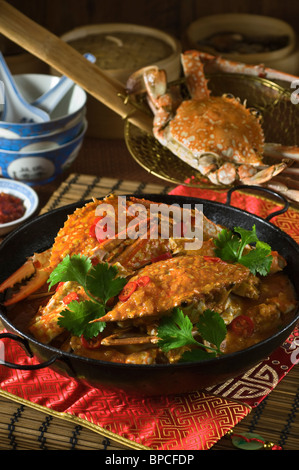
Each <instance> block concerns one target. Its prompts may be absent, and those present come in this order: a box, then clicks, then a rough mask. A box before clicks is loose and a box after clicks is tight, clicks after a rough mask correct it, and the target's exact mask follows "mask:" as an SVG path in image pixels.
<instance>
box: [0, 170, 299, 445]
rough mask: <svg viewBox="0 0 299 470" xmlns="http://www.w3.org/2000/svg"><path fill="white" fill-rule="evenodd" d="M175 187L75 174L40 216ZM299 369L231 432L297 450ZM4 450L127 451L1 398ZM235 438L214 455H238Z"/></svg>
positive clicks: (61, 419) (114, 442)
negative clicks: (231, 452)
mask: <svg viewBox="0 0 299 470" xmlns="http://www.w3.org/2000/svg"><path fill="white" fill-rule="evenodd" d="M170 190H171V187H168V186H163V185H154V184H147V183H142V182H134V181H123V180H117V179H112V178H99V177H94V176H89V175H79V174H72V175H70V176H69V178H68V179H67V180H66V181H65V182H64V183H63V184H62V185H61V186H60V187H59V188H58V189H57V191H55V193H54V194H53V195H52V197H51V198H50V200H49V201H48V203H47V204H46V206H45V207H44V208H43V209H42V211H41V212H42V213H44V212H47V211H49V210H52V209H56V208H58V207H61V206H64V205H66V204H70V203H72V202H76V201H79V200H85V199H89V198H91V197H92V196H95V197H101V196H105V195H107V194H109V193H110V192H114V193H115V194H134V193H138V194H141V193H155V194H166V193H168V192H169V191H170ZM298 384H299V367H298V366H295V367H293V368H292V370H291V371H290V372H289V373H288V374H287V375H286V377H285V378H284V379H283V380H282V381H281V382H280V383H279V384H278V386H277V387H276V388H275V389H274V390H273V391H272V392H271V394H270V395H268V397H267V398H266V399H264V400H263V401H262V402H261V403H260V405H259V406H257V407H256V408H254V409H253V410H252V411H251V413H250V414H249V415H248V416H247V417H246V418H244V419H243V420H242V421H241V422H240V423H239V424H237V426H235V428H234V429H233V431H232V432H233V433H234V434H239V435H244V434H245V433H248V432H253V433H255V434H258V435H260V436H261V437H262V438H263V440H265V441H266V442H272V443H274V444H276V445H279V446H280V447H281V448H282V449H283V450H298V449H299V419H298V417H299V385H298ZM0 409H1V411H0V450H14V449H16V450H111V451H113V450H114V451H115V450H116V451H117V450H123V449H129V448H130V447H128V445H127V442H126V440H123V442H122V441H121V440H119V439H117V440H115V439H114V438H113V435H111V436H110V435H109V433H107V434H105V435H104V434H103V433H101V432H99V431H95V430H94V429H90V428H89V427H88V425H85V423H84V422H83V423H81V422H79V421H77V420H76V422H72V421H68V420H67V419H65V417H63V416H60V415H59V413H53V412H51V410H49V412H48V410H45V409H38V408H37V407H35V406H33V405H32V404H31V403H29V402H27V401H26V402H22V401H21V400H20V399H18V398H17V397H16V398H15V399H14V398H13V396H11V395H8V396H6V395H5V394H4V395H1V396H0ZM230 437H231V436H230V435H228V436H226V437H224V438H222V439H221V440H220V441H218V442H217V444H215V445H214V446H213V447H212V450H238V449H237V448H236V447H234V446H233V444H232V440H231V438H230Z"/></svg>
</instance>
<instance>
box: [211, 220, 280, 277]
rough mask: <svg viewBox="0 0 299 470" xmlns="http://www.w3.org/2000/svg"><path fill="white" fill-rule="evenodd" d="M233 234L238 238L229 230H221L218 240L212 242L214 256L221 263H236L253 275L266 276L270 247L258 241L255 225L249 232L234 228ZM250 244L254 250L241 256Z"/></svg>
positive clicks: (270, 261) (268, 266)
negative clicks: (213, 244) (221, 261)
mask: <svg viewBox="0 0 299 470" xmlns="http://www.w3.org/2000/svg"><path fill="white" fill-rule="evenodd" d="M234 232H237V233H238V234H239V235H240V237H239V236H238V235H236V234H234V233H233V232H232V231H231V230H227V229H223V230H222V231H221V232H220V234H219V235H218V238H217V239H215V240H214V243H215V245H216V249H215V254H216V255H217V256H219V258H221V259H223V261H231V262H237V263H240V264H243V265H244V266H247V268H249V269H250V271H251V272H252V273H253V274H254V275H256V274H260V275H261V276H266V275H267V274H268V273H269V271H270V267H271V263H272V259H273V257H272V255H271V251H272V250H271V247H270V246H269V245H268V243H265V242H262V241H260V240H259V239H258V237H257V234H256V227H255V225H254V226H253V227H252V230H251V231H250V230H246V229H244V228H242V227H235V228H234ZM252 243H255V248H253V249H252V250H250V251H248V252H246V253H245V254H243V252H244V249H245V247H246V245H249V244H252Z"/></svg>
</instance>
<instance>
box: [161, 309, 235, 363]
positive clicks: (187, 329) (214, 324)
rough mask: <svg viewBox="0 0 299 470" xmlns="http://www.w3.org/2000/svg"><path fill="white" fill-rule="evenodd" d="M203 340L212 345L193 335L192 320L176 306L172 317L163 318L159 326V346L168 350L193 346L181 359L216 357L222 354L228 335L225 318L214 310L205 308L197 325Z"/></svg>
mask: <svg viewBox="0 0 299 470" xmlns="http://www.w3.org/2000/svg"><path fill="white" fill-rule="evenodd" d="M195 326H196V328H197V331H198V333H199V334H200V336H201V338H202V340H206V341H208V342H209V343H211V345H207V344H203V343H200V342H199V341H197V340H196V339H195V338H194V337H193V334H192V332H193V329H194V326H193V325H192V322H191V320H190V319H189V317H188V316H187V315H184V313H183V312H182V310H181V309H179V308H174V309H173V312H172V315H171V316H170V317H165V318H163V319H162V320H161V322H160V325H159V327H158V332H157V335H158V338H159V341H158V346H159V347H160V348H161V349H162V350H163V351H164V352H168V351H170V350H171V349H175V348H180V347H183V346H191V348H192V349H191V351H185V352H184V353H183V355H182V358H181V360H183V361H186V360H187V361H197V360H202V359H207V358H210V357H216V356H217V355H219V354H222V352H221V351H220V345H221V343H222V341H223V340H224V338H225V336H226V326H225V323H224V320H223V318H222V317H221V316H220V315H219V314H218V313H216V312H214V311H212V310H205V311H204V312H203V314H202V315H201V316H200V319H199V321H198V323H197V324H196V325H195Z"/></svg>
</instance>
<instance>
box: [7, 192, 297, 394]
mask: <svg viewBox="0 0 299 470" xmlns="http://www.w3.org/2000/svg"><path fill="white" fill-rule="evenodd" d="M251 188H255V187H251ZM235 189H239V188H234V189H233V190H230V191H229V192H228V197H227V202H226V204H221V203H217V202H212V201H208V200H205V199H195V198H189V197H181V196H161V195H144V194H143V195H141V196H140V197H144V198H147V199H149V200H153V201H159V202H165V203H167V204H173V203H179V204H183V203H184V204H203V211H204V214H205V216H207V217H208V218H209V219H211V220H212V221H213V222H215V223H218V224H221V225H224V226H226V227H228V228H231V229H232V228H233V227H235V226H242V227H244V228H246V229H248V230H249V229H252V226H253V224H255V225H256V228H257V233H258V234H259V238H260V239H261V240H264V241H266V242H267V243H269V244H270V245H271V247H272V249H273V250H277V251H278V252H279V253H280V254H281V255H282V256H284V258H285V259H286V261H287V263H288V265H287V268H286V272H287V274H288V276H289V278H290V279H291V281H292V282H293V284H294V287H295V290H296V293H297V296H298V298H299V245H298V244H297V243H296V242H295V241H294V240H293V239H292V238H291V237H290V236H288V235H287V234H286V233H284V232H283V231H282V230H280V229H279V228H277V227H276V226H275V225H273V224H271V223H270V222H269V220H270V219H271V218H272V217H274V216H275V215H277V214H278V213H282V212H285V211H286V210H287V209H288V203H287V201H286V200H285V199H284V198H283V197H282V196H280V195H279V194H276V193H273V192H271V191H269V190H266V191H267V192H268V193H269V192H270V193H271V194H272V195H273V194H274V195H275V196H277V197H279V198H280V199H281V200H283V208H282V209H281V210H280V211H278V212H275V213H272V214H270V215H269V216H268V217H267V218H266V220H264V219H262V218H260V217H258V216H256V215H253V214H250V213H249V212H246V211H243V210H240V209H238V208H235V207H232V206H230V198H231V193H232V191H234V190H235ZM243 189H244V187H243ZM246 189H248V187H247V188H246ZM255 189H256V188H255ZM259 189H260V188H259ZM135 196H136V195H135ZM128 197H129V196H128ZM85 203H86V201H84V202H80V203H75V204H70V205H68V206H65V207H62V208H59V209H56V210H54V211H51V212H49V213H47V214H44V215H41V216H39V217H37V218H35V219H33V220H32V221H30V222H28V223H26V224H24V225H23V226H22V227H21V228H19V229H17V230H16V231H14V232H13V233H12V234H10V235H9V236H8V237H7V238H6V239H5V240H4V241H3V243H2V244H1V245H0V262H1V273H0V282H2V281H3V280H4V279H6V278H7V277H8V276H9V275H10V274H12V273H13V272H14V271H15V270H16V269H17V268H18V267H20V266H21V265H22V264H23V263H24V261H25V259H26V257H28V256H31V255H32V254H33V252H37V251H44V250H45V249H47V248H49V247H50V246H51V245H52V244H53V240H54V237H55V236H56V234H57V232H58V230H59V228H60V227H62V225H63V223H64V221H65V220H66V218H67V215H68V214H71V213H72V212H73V211H74V210H75V208H77V207H81V206H82V205H84V204H85ZM298 310H299V309H297V310H296V312H295V314H294V319H293V320H292V321H291V322H290V323H289V324H287V325H286V326H285V327H283V328H282V329H281V330H280V331H279V332H277V333H276V334H275V335H274V336H272V337H270V338H268V339H266V340H264V341H262V342H260V343H258V344H256V345H254V346H252V347H250V348H247V349H245V350H243V351H238V352H235V353H232V354H227V355H224V356H222V357H219V358H216V359H209V360H206V361H201V362H197V363H178V364H169V365H168V364H163V365H162V364H158V365H135V364H132V365H131V364H117V363H110V362H103V361H99V360H93V359H89V358H84V357H79V356H76V355H74V354H71V353H65V352H62V351H60V350H59V349H56V348H54V347H51V346H47V345H44V344H42V343H40V342H38V341H37V340H36V339H34V338H33V337H32V336H30V335H29V334H27V333H25V332H23V331H20V330H19V329H18V328H17V327H16V326H15V325H14V324H13V323H12V321H10V320H9V318H8V317H7V314H6V310H5V308H4V307H0V320H1V321H2V323H3V325H4V326H5V328H6V329H7V330H8V331H9V333H3V334H1V335H0V339H1V338H4V337H7V336H9V337H10V338H11V339H13V340H17V341H19V342H21V343H22V344H23V346H24V347H25V349H26V350H27V351H28V355H30V356H35V357H36V358H37V359H38V361H39V364H37V365H33V366H30V365H28V366H24V365H17V364H11V363H7V362H6V363H4V365H5V366H7V367H12V368H16V369H26V370H31V369H39V368H44V367H48V366H50V367H51V368H53V369H54V370H56V371H57V372H59V373H61V374H62V375H64V376H70V377H72V378H74V379H76V380H79V381H82V382H83V383H87V384H89V385H91V386H95V387H99V388H100V387H101V386H105V387H108V388H112V389H115V388H116V389H118V390H124V391H125V392H127V393H133V394H136V393H137V394H141V395H156V394H159V395H161V394H172V393H183V392H190V391H193V390H200V389H204V388H206V387H209V386H212V385H216V384H219V383H222V382H225V381H226V380H228V379H230V378H233V377H236V376H238V375H240V374H242V373H244V372H245V371H247V370H249V369H250V368H251V367H253V366H254V365H256V364H258V363H259V362H261V361H262V360H263V359H265V358H266V357H267V356H269V355H270V354H271V353H272V352H273V351H274V350H275V349H276V348H277V347H279V346H280V345H281V344H282V343H283V342H284V341H285V340H286V339H287V337H288V336H289V335H290V334H291V332H292V331H293V329H294V327H295V325H296V323H297V321H298V318H299V312H298Z"/></svg>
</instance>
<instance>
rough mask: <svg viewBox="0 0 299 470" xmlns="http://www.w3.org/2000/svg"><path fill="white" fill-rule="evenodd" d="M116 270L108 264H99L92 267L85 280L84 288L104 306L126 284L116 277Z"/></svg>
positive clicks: (122, 279)
mask: <svg viewBox="0 0 299 470" xmlns="http://www.w3.org/2000/svg"><path fill="white" fill-rule="evenodd" d="M117 273H118V269H117V267H116V266H109V265H108V263H100V264H97V265H96V266H94V267H93V268H92V269H91V270H90V271H89V273H88V275H87V278H86V288H87V290H88V291H89V292H90V293H91V294H92V295H93V296H95V297H97V298H98V299H100V300H101V301H102V302H103V303H104V304H106V302H107V301H108V300H109V299H111V298H112V297H114V296H116V295H118V294H119V292H120V291H121V290H122V288H123V287H124V286H125V284H126V283H127V280H126V279H125V278H122V277H116V275H117Z"/></svg>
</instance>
